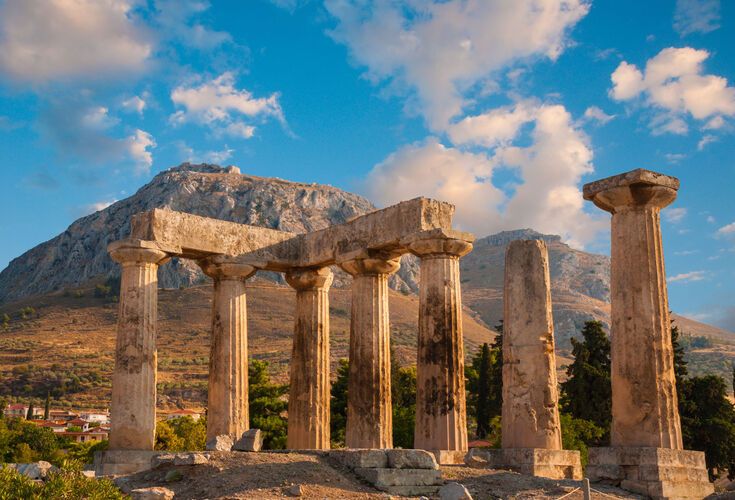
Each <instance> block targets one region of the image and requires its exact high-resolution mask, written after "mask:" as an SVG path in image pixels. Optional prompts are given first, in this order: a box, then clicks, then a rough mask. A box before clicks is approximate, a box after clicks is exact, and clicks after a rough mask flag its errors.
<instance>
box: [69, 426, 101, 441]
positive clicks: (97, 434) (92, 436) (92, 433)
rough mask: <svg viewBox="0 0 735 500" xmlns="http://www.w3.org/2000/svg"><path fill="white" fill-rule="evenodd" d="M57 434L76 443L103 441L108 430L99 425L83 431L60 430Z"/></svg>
mask: <svg viewBox="0 0 735 500" xmlns="http://www.w3.org/2000/svg"><path fill="white" fill-rule="evenodd" d="M59 436H62V437H66V438H69V439H71V440H72V441H76V442H77V443H89V442H92V441H104V440H105V439H107V438H108V436H109V431H108V430H106V429H102V428H100V427H97V428H94V429H89V430H87V431H83V432H70V431H64V432H60V433H59Z"/></svg>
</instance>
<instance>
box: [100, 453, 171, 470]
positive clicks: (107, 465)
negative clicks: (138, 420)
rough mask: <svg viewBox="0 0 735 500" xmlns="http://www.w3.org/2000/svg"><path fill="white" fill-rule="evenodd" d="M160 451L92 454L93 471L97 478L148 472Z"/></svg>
mask: <svg viewBox="0 0 735 500" xmlns="http://www.w3.org/2000/svg"><path fill="white" fill-rule="evenodd" d="M161 454H162V453H161V452H160V451H152V450H105V451H97V452H95V454H94V471H95V474H96V475H97V476H118V475H122V474H134V473H136V472H140V471H144V470H149V469H150V468H151V464H152V463H153V459H154V457H156V456H157V455H161Z"/></svg>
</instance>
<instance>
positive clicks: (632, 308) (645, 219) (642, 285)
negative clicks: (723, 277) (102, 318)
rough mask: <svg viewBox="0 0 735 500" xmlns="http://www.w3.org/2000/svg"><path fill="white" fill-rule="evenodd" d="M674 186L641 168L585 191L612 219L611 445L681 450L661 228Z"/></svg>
mask: <svg viewBox="0 0 735 500" xmlns="http://www.w3.org/2000/svg"><path fill="white" fill-rule="evenodd" d="M678 187H679V181H678V180H677V179H675V178H673V177H668V176H665V175H662V174H658V173H655V172H650V171H648V170H634V171H632V172H628V173H626V174H622V175H618V176H615V177H610V178H608V179H603V180H601V181H597V182H593V183H591V184H587V185H586V186H584V197H585V199H587V200H592V201H593V202H594V203H595V205H597V206H598V207H600V208H602V209H603V210H606V211H608V212H610V213H612V238H611V285H610V288H611V302H612V315H611V316H612V327H611V342H612V352H611V361H612V392H613V403H612V431H611V445H612V446H639V447H641V446H643V447H657V448H672V449H682V438H681V426H680V422H679V411H678V408H677V396H676V383H675V379H674V356H673V349H672V345H671V325H670V320H669V304H668V297H667V291H666V273H665V271H664V255H663V248H662V243H661V224H660V211H661V209H662V208H663V207H665V206H667V205H669V204H670V203H671V202H673V201H674V199H675V198H676V191H677V189H678Z"/></svg>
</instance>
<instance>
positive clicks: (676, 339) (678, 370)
mask: <svg viewBox="0 0 735 500" xmlns="http://www.w3.org/2000/svg"><path fill="white" fill-rule="evenodd" d="M680 339H681V332H679V327H678V326H676V325H674V321H672V322H671V346H672V347H673V351H674V377H675V378H676V388H677V389H678V390H679V392H681V389H680V388H681V384H682V382H683V381H684V379H685V378H686V377H687V375H688V374H689V370H688V369H687V361H686V359H685V358H684V356H685V349H684V346H683V345H682V344H681V342H680Z"/></svg>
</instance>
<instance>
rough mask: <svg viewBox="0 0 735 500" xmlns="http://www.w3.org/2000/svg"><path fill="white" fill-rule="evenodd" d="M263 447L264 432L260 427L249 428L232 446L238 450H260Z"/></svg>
mask: <svg viewBox="0 0 735 500" xmlns="http://www.w3.org/2000/svg"><path fill="white" fill-rule="evenodd" d="M262 447H263V433H262V432H261V431H260V429H249V430H247V431H245V432H243V433H242V437H240V439H238V440H237V442H236V443H235V444H234V446H232V449H233V450H236V451H260V449H261V448H262Z"/></svg>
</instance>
